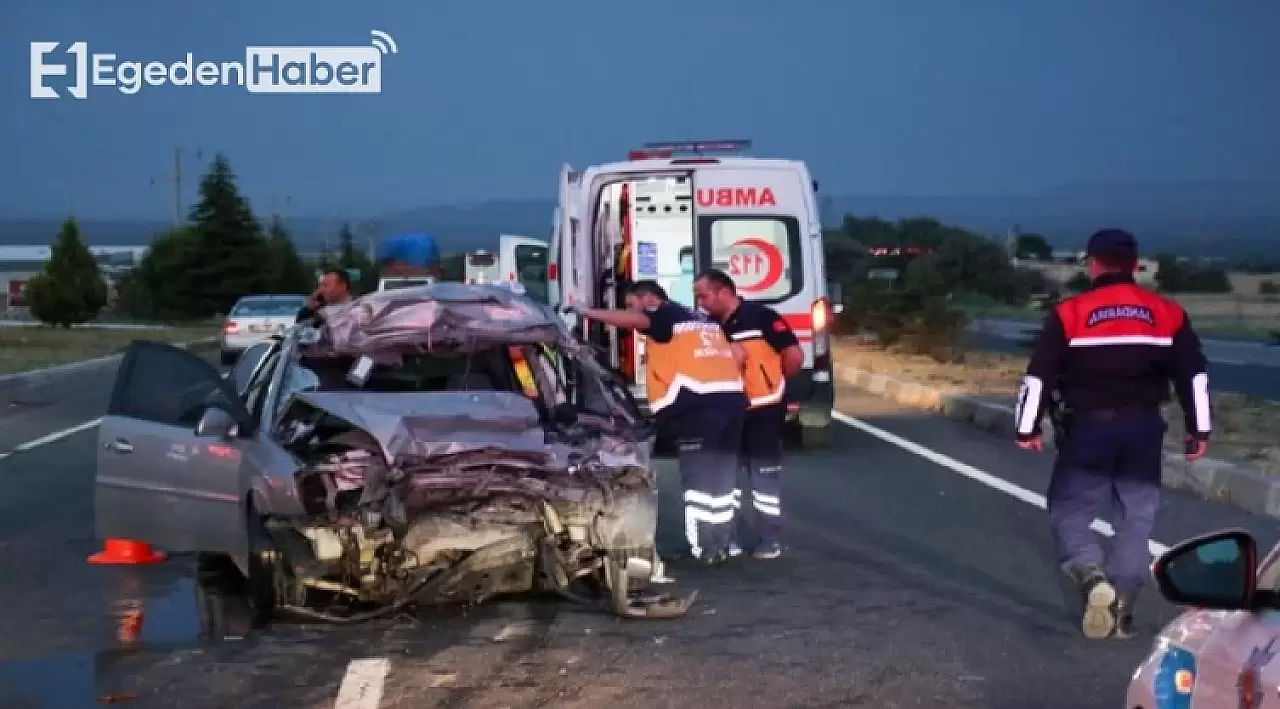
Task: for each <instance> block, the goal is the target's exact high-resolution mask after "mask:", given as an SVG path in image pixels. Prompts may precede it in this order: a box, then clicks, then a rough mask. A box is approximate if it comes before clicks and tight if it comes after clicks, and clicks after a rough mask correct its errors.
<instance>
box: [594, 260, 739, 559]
mask: <svg viewBox="0 0 1280 709" xmlns="http://www.w3.org/2000/svg"><path fill="white" fill-rule="evenodd" d="M630 290H631V293H632V294H634V295H635V296H636V298H637V299H638V301H639V305H640V308H641V309H640V310H596V309H580V308H577V307H573V308H571V310H572V311H573V312H576V313H577V314H578V315H580V316H581V317H583V318H587V319H589V320H596V321H599V322H602V323H605V324H607V325H612V326H614V327H618V328H625V329H630V330H636V331H637V332H639V333H640V334H642V335H644V336H645V342H646V351H645V354H646V359H647V367H646V377H647V379H646V382H645V384H646V390H647V393H648V397H649V408H650V409H651V410H652V411H653V413H654V415H655V416H656V417H657V419H658V425H659V427H660V428H661V429H666V428H668V427H670V429H671V430H673V431H675V432H676V441H677V446H678V448H679V460H680V479H681V482H682V483H683V486H684V518H685V537H686V539H687V540H688V542H689V548H690V551H691V552H692V553H693V556H694V558H695V559H697V560H699V561H701V562H703V563H707V564H719V563H721V562H723V561H725V560H727V559H728V558H729V545H730V542H731V541H732V526H733V521H734V506H733V502H734V498H733V489H734V487H735V483H736V481H737V477H738V449H739V447H740V446H741V444H742V422H743V417H744V415H745V413H746V408H747V398H746V395H745V394H743V386H742V370H741V363H740V360H739V357H738V356H737V355H736V354H735V351H736V350H735V348H734V347H733V346H732V345H731V344H730V342H729V341H728V339H726V338H725V336H724V332H723V331H722V330H721V328H720V325H719V324H718V323H716V322H713V321H711V320H709V319H707V318H706V317H704V316H702V315H700V314H698V313H696V312H694V311H693V310H690V309H689V308H687V307H685V306H683V305H680V304H679V303H676V302H674V301H672V300H670V299H669V298H668V297H667V293H666V291H664V290H663V289H662V286H660V285H658V284H657V283H656V282H654V281H638V282H636V283H635V284H633V285H632V286H631V289H630Z"/></svg>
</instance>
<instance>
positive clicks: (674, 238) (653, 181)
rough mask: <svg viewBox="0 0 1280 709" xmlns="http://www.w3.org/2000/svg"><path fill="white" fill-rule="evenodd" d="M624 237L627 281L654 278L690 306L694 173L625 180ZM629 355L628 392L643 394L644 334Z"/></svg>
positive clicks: (671, 294)
mask: <svg viewBox="0 0 1280 709" xmlns="http://www.w3.org/2000/svg"><path fill="white" fill-rule="evenodd" d="M627 186H628V187H629V190H628V191H629V209H628V213H627V214H626V215H625V218H626V219H627V227H628V232H627V239H628V241H629V244H630V248H631V250H632V253H631V258H630V264H629V265H630V269H629V272H628V273H627V278H628V280H629V281H630V282H631V283H635V282H637V281H642V280H652V281H656V282H657V283H658V285H660V286H662V287H663V289H664V290H666V291H667V295H668V296H670V298H671V299H672V300H674V301H676V302H678V303H680V304H681V305H684V306H685V307H688V308H691V309H692V308H694V307H696V304H695V303H694V302H693V277H694V273H693V264H694V260H695V259H694V253H693V252H694V237H695V236H696V232H695V228H696V227H695V222H694V209H693V174H692V173H680V174H671V173H667V174H662V175H637V176H636V177H635V178H633V179H632V180H630V181H629V182H628V183H627ZM633 342H634V346H633V347H632V348H631V352H630V357H631V359H632V362H631V367H630V369H631V371H633V372H635V380H634V381H635V383H634V385H633V386H632V392H633V393H634V395H635V397H636V399H637V400H640V401H643V400H645V398H646V390H645V381H646V378H645V377H646V357H645V344H646V343H645V338H644V336H643V335H640V334H639V333H636V334H635V337H634V339H633Z"/></svg>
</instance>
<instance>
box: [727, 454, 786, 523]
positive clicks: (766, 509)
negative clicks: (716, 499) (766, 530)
mask: <svg viewBox="0 0 1280 709" xmlns="http://www.w3.org/2000/svg"><path fill="white" fill-rule="evenodd" d="M781 469H782V466H777V468H776V470H781ZM751 506H752V507H754V508H756V511H757V512H759V513H760V514H763V515H769V516H770V517H781V516H782V500H781V498H779V497H778V496H777V495H766V494H765V493H763V492H752V493H751ZM733 509H734V510H741V509H742V489H741V488H734V489H733Z"/></svg>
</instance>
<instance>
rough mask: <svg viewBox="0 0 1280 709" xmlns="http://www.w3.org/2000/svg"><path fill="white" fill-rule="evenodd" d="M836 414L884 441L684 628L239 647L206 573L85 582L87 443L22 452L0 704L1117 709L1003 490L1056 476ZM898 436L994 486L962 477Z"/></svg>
mask: <svg viewBox="0 0 1280 709" xmlns="http://www.w3.org/2000/svg"><path fill="white" fill-rule="evenodd" d="M96 386H97V388H93V387H90V388H87V389H81V390H78V393H77V402H78V403H77V405H75V406H69V405H66V406H64V405H63V404H61V403H56V402H55V403H50V404H48V405H46V406H43V407H30V408H28V409H26V410H25V411H23V412H21V413H15V412H11V413H10V414H9V415H8V417H7V418H6V419H4V420H3V421H0V431H3V432H4V434H3V435H4V436H5V437H6V439H5V443H6V445H7V446H8V447H9V448H12V447H13V441H14V438H13V435H12V433H11V431H23V432H24V433H23V435H28V433H26V432H29V431H34V430H38V429H41V430H43V432H44V433H46V434H47V433H49V432H52V431H56V430H62V429H67V428H69V427H71V426H73V425H74V424H76V423H79V422H81V421H84V420H86V419H88V418H91V417H95V416H98V415H100V413H101V408H100V406H99V408H96V409H95V408H94V406H96V405H98V404H99V402H102V401H104V400H105V396H106V394H105V389H106V388H107V387H108V386H109V382H108V381H107V380H105V379H103V380H101V381H99V382H98V384H97V385H96ZM839 408H840V409H841V410H842V411H844V412H845V413H847V414H849V415H851V416H854V417H856V418H857V420H859V421H863V422H865V424H863V425H864V427H865V425H866V424H870V425H871V426H873V427H875V428H874V431H875V432H876V433H874V434H869V433H867V432H865V431H864V430H861V429H858V428H854V427H850V426H846V425H843V424H836V426H837V428H838V430H837V431H835V436H834V437H833V441H832V444H831V446H830V447H829V449H827V450H824V451H822V452H820V453H818V452H810V453H797V454H795V455H793V456H792V458H791V459H790V462H789V468H788V472H787V483H786V489H785V492H784V497H785V502H784V507H785V509H786V514H787V515H788V528H787V544H788V553H787V555H786V556H785V557H784V558H782V559H780V560H776V561H773V562H746V561H743V562H740V563H737V564H734V565H732V566H730V567H728V568H724V569H719V570H713V571H705V570H692V569H687V568H681V567H679V566H677V567H675V568H674V569H673V570H672V573H673V574H674V575H675V576H676V577H677V579H678V581H679V582H680V584H681V585H682V586H693V587H697V588H699V589H700V590H701V592H702V595H701V598H700V599H699V601H698V603H697V604H696V605H695V606H694V609H693V611H692V613H691V614H690V615H689V616H688V617H686V618H684V619H681V620H676V621H621V620H617V619H614V618H611V617H607V616H604V615H600V614H597V613H595V612H589V611H586V610H583V609H580V608H577V607H574V606H570V605H566V604H564V603H559V602H550V601H544V600H538V599H516V600H511V601H505V602H499V603H491V604H487V605H484V606H481V607H479V608H475V609H471V610H470V611H468V612H462V611H456V610H454V611H429V610H420V611H417V612H415V613H414V614H413V615H412V616H402V617H400V618H397V619H394V620H387V621H379V622H373V623H368V624H365V625H361V626H356V627H333V626H317V625H303V624H298V623H289V622H281V623H277V624H275V625H273V626H272V627H271V628H269V629H267V630H266V631H262V632H257V633H246V630H245V628H244V625H243V620H242V619H243V613H242V609H241V608H239V606H238V604H237V603H236V601H235V599H234V598H230V599H228V598H225V597H221V596H218V595H217V594H212V593H208V592H204V591H202V590H201V589H200V588H199V587H198V585H197V584H196V583H195V582H194V581H193V578H192V571H193V570H192V563H191V561H190V560H189V559H185V558H175V559H173V560H170V561H169V562H166V563H165V564H163V565H160V566H154V567H139V568H125V567H96V566H90V565H88V564H86V563H85V561H84V559H85V557H86V556H87V555H88V554H90V553H92V552H93V551H95V548H96V542H95V540H94V539H93V525H92V522H93V501H92V477H93V458H94V454H95V450H96V439H95V431H94V430H92V429H89V430H84V431H81V432H79V433H73V434H69V435H67V436H65V437H64V438H61V439H59V440H56V441H54V442H51V443H48V444H46V445H40V446H36V447H33V448H30V449H29V450H24V451H21V452H18V453H15V454H13V455H11V456H9V457H8V458H6V459H4V460H0V481H3V483H4V485H5V488H4V494H2V495H0V568H3V569H5V570H6V572H7V573H6V574H5V577H4V579H5V580H4V582H3V583H0V628H2V629H3V632H0V706H2V707H5V708H6V709H25V708H26V707H56V708H57V709H79V708H80V707H93V706H99V703H98V702H99V701H106V700H114V701H116V702H118V705H119V706H122V707H131V708H135V707H136V708H147V709H151V708H154V709H161V708H164V709H170V708H172V709H183V708H187V707H190V708H203V707H210V708H214V707H217V708H218V709H222V708H224V707H229V706H234V707H240V708H243V709H250V708H255V707H257V708H261V709H279V708H281V707H316V708H321V707H324V708H328V707H342V708H343V709H392V708H400V707H405V708H407V707H414V708H415V709H429V708H432V707H452V708H462V707H535V706H536V707H570V708H579V707H580V708H582V709H597V708H598V707H603V706H618V707H637V708H640V707H644V708H646V709H648V708H655V707H673V708H685V707H689V708H692V707H719V706H724V707H732V706H768V707H837V706H839V707H846V706H867V707H883V708H886V709H889V708H893V707H916V706H950V707H983V708H984V709H1026V707H1040V708H1044V709H1053V708H1055V707H1061V708H1062V709H1066V708H1067V707H1071V708H1072V709H1080V708H1092V707H1098V708H1099V709H1101V708H1103V707H1106V708H1109V709H1114V708H1115V707H1117V706H1120V702H1121V701H1122V698H1123V691H1124V688H1125V686H1126V683H1127V681H1128V678H1129V675H1130V673H1131V671H1132V669H1133V667H1134V666H1135V665H1136V663H1137V662H1138V660H1139V658H1140V657H1141V656H1142V655H1143V654H1144V653H1145V652H1146V651H1147V650H1148V649H1149V647H1150V643H1149V641H1146V640H1137V641H1133V642H1120V641H1111V642H1102V643H1098V642H1088V641H1085V640H1083V639H1082V638H1080V637H1079V636H1078V635H1077V633H1076V631H1075V629H1074V626H1073V624H1072V620H1071V617H1070V615H1069V609H1070V608H1072V607H1073V606H1074V599H1073V598H1072V597H1071V596H1070V594H1069V589H1068V588H1067V587H1066V586H1065V585H1064V584H1063V582H1062V579H1061V578H1060V575H1059V574H1058V572H1057V571H1056V570H1055V568H1054V564H1053V562H1052V560H1051V558H1050V541H1049V535H1048V532H1047V530H1046V528H1045V523H1044V519H1043V513H1042V512H1041V511H1040V510H1039V509H1037V508H1036V507H1035V506H1033V505H1032V504H1028V503H1027V502H1025V501H1023V500H1021V499H1018V498H1017V497H1015V496H1012V495H1010V494H1008V492H1006V491H1001V490H999V489H996V488H994V487H993V486H992V485H994V484H998V481H999V480H1004V481H1009V482H1012V483H1014V484H1016V485H1018V486H1021V487H1022V488H1025V489H1026V490H1029V491H1030V492H1031V493H1042V492H1043V489H1044V487H1045V484H1046V482H1047V473H1048V465H1049V459H1048V457H1047V456H1037V455H1034V454H1030V453H1024V452H1021V451H1017V450H1014V449H1012V447H1011V446H1010V445H1008V444H1007V443H1006V442H1004V441H1001V440H999V439H996V438H994V437H990V436H988V435H986V434H982V433H980V432H977V431H975V430H972V429H969V428H966V427H962V426H960V425H959V424H956V423H954V422H951V421H947V420H943V419H937V418H932V417H927V416H922V415H919V414H916V413H913V412H909V411H905V410H903V409H900V408H898V407H896V406H893V405H891V404H888V403H886V402H884V401H883V400H881V399H878V398H874V397H868V396H866V395H862V394H859V393H855V392H851V391H846V392H842V393H841V396H840V401H839ZM881 432H889V433H892V434H895V435H897V436H900V437H902V438H905V439H909V440H910V441H914V442H915V443H917V444H919V445H922V446H926V447H927V448H929V449H931V450H933V451H936V452H937V453H941V454H943V455H945V456H949V457H950V458H952V459H955V460H958V461H961V462H963V463H966V464H968V465H969V466H973V467H975V468H977V469H980V470H981V471H985V473H986V474H988V475H990V476H993V478H994V479H996V480H995V482H993V480H992V479H986V480H984V481H976V480H974V479H971V478H970V477H965V476H963V475H961V474H958V473H957V472H956V471H955V470H953V469H952V468H951V467H947V465H940V464H938V463H937V462H933V461H930V460H928V459H926V458H924V457H921V456H920V455H919V454H918V451H917V452H911V451H908V450H905V449H904V448H903V447H900V446H899V445H895V444H893V443H889V442H886V441H885V440H883V434H882V433H881ZM935 460H938V459H937V458H936V457H935ZM953 467H954V466H953ZM660 473H661V476H662V480H663V483H664V490H663V492H664V500H663V502H664V511H665V512H667V513H674V515H673V514H667V515H666V518H664V520H663V522H662V532H661V534H662V540H663V541H664V542H667V543H675V540H678V539H679V536H680V533H679V529H680V523H679V520H678V519H676V518H675V517H678V509H679V508H678V503H677V497H676V492H677V491H676V489H675V486H676V476H675V474H674V473H675V471H674V469H673V466H672V465H671V464H670V462H669V461H663V462H661V463H660ZM979 477H980V476H979ZM1227 525H1239V526H1245V527H1247V528H1249V529H1251V530H1253V531H1254V532H1255V533H1256V534H1258V535H1259V536H1260V539H1261V542H1262V543H1263V544H1264V545H1270V544H1273V543H1274V542H1275V541H1276V540H1277V538H1280V524H1277V523H1275V522H1273V521H1270V520H1263V519H1261V518H1253V517H1249V516H1247V515H1243V514H1241V513H1238V512H1236V511H1235V510H1232V509H1230V508H1226V507H1223V506H1220V505H1216V504H1212V503H1208V502H1203V501H1199V500H1194V499H1191V498H1188V497H1183V496H1181V495H1177V494H1171V495H1170V496H1169V499H1168V500H1167V501H1166V504H1165V507H1164V510H1163V514H1162V516H1161V519H1160V522H1159V528H1158V530H1157V533H1156V535H1155V536H1156V539H1157V540H1158V541H1160V542H1163V543H1165V544H1169V543H1172V542H1174V541H1176V540H1178V539H1180V538H1184V537H1186V536H1190V535H1193V534H1196V533H1200V532H1204V531H1208V530H1211V529H1215V528H1218V527H1222V526H1227ZM1145 601H1146V602H1145V604H1144V606H1143V608H1142V613H1141V623H1142V625H1143V627H1144V630H1145V631H1146V632H1147V633H1154V632H1155V630H1156V629H1157V628H1158V627H1159V625H1160V624H1161V623H1163V622H1164V621H1166V620H1167V619H1169V618H1170V617H1171V616H1172V614H1173V612H1174V611H1173V609H1171V608H1170V607H1168V606H1167V605H1165V604H1164V603H1163V602H1161V601H1159V600H1158V599H1155V598H1147V599H1145ZM130 604H140V608H141V609H142V611H143V624H142V636H141V640H140V641H139V642H136V643H121V642H119V641H118V640H117V638H116V628H117V623H118V620H119V618H120V616H121V614H122V612H123V610H124V609H125V608H128V607H133V606H131V605H130ZM362 678H363V679H364V680H365V684H364V687H363V690H361V683H360V680H361V679H362ZM362 691H363V698H361V696H360V694H361V692H362ZM348 700H350V701H349V703H344V702H347V701H348Z"/></svg>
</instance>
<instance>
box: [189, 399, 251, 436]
mask: <svg viewBox="0 0 1280 709" xmlns="http://www.w3.org/2000/svg"><path fill="white" fill-rule="evenodd" d="M239 432H240V424H239V423H237V422H236V420H235V417H233V416H232V415H231V414H230V413H229V412H228V411H227V410H226V409H224V408H222V407H219V406H210V407H209V408H207V409H205V410H204V413H202V414H200V420H199V421H196V428H195V433H196V435H197V436H200V437H202V438H222V439H227V438H235V437H236V434H238V433H239Z"/></svg>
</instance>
